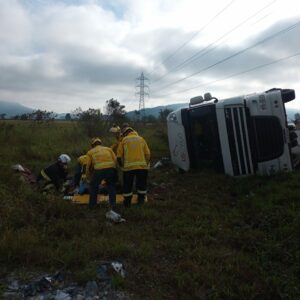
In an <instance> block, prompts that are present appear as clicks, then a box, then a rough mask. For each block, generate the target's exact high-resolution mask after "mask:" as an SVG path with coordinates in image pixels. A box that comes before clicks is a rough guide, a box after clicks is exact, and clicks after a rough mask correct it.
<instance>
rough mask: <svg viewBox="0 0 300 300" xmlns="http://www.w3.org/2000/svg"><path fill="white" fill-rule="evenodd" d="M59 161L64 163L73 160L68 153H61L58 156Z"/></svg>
mask: <svg viewBox="0 0 300 300" xmlns="http://www.w3.org/2000/svg"><path fill="white" fill-rule="evenodd" d="M58 161H60V162H61V163H63V164H69V163H70V161H71V158H70V156H69V155H68V154H61V155H60V156H59V157H58Z"/></svg>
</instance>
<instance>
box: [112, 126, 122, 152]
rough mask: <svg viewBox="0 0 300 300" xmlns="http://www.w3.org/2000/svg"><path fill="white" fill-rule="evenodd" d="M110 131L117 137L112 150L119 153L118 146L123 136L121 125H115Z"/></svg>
mask: <svg viewBox="0 0 300 300" xmlns="http://www.w3.org/2000/svg"><path fill="white" fill-rule="evenodd" d="M109 132H111V133H112V134H113V135H114V136H115V139H116V142H115V143H114V144H113V145H112V146H111V147H110V148H111V149H112V151H114V153H115V154H117V150H118V146H119V144H120V142H121V140H122V137H121V129H120V127H119V126H117V125H115V124H114V125H113V126H112V127H111V128H110V129H109Z"/></svg>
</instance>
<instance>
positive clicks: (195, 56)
mask: <svg viewBox="0 0 300 300" xmlns="http://www.w3.org/2000/svg"><path fill="white" fill-rule="evenodd" d="M276 1H277V0H274V1H272V2H271V3H269V4H267V5H266V6H264V7H263V8H261V9H260V10H258V11H257V12H255V13H254V14H252V15H251V16H249V17H248V18H247V19H245V20H244V21H242V22H241V23H239V24H238V25H236V26H235V27H234V28H232V29H231V30H229V31H228V32H226V33H225V34H223V35H222V36H221V37H219V38H218V39H216V40H215V41H214V42H212V43H210V44H209V45H208V46H206V47H204V48H203V49H201V50H199V51H197V52H196V53H195V54H194V55H192V56H191V57H189V58H187V59H186V60H184V61H183V62H182V63H180V64H178V65H177V66H175V67H174V68H172V69H171V70H170V71H169V72H167V73H166V74H164V75H163V76H161V77H159V78H158V79H156V80H154V81H153V83H155V82H157V81H158V80H160V79H162V78H164V77H166V76H167V75H168V74H170V73H172V71H174V70H176V69H177V70H176V71H178V70H181V69H182V68H183V67H185V66H186V65H188V64H190V63H192V62H194V61H195V60H198V59H199V58H201V57H203V56H204V55H205V54H207V53H209V52H211V51H212V50H214V49H215V48H216V47H218V46H219V45H216V46H214V47H213V48H210V47H211V46H213V45H214V44H216V43H217V42H218V41H220V40H222V39H223V38H224V37H226V36H228V35H229V34H231V33H232V32H233V31H235V30H237V29H238V28H240V27H241V26H242V25H244V24H245V23H246V22H248V21H249V20H251V19H252V18H254V17H255V16H257V15H258V14H259V13H260V12H262V11H263V10H265V9H266V8H268V7H269V6H271V5H273V4H274V3H275V2H276ZM266 16H267V15H266ZM266 16H264V17H263V18H265V17H266ZM263 18H261V19H260V21H261V20H262V19H263ZM207 49H208V50H207ZM205 50H207V51H205ZM202 52H204V53H202ZM201 53H202V55H200V56H199V57H198V55H199V54H201Z"/></svg>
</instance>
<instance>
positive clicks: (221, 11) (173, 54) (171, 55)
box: [149, 0, 235, 76]
mask: <svg viewBox="0 0 300 300" xmlns="http://www.w3.org/2000/svg"><path fill="white" fill-rule="evenodd" d="M234 1H235V0H232V1H231V2H230V3H229V4H227V5H226V6H225V7H224V8H223V9H221V10H220V11H219V12H218V13H217V14H216V15H215V16H213V17H212V18H211V19H210V20H209V21H208V22H207V23H206V24H205V25H204V26H202V28H201V29H200V30H199V31H197V32H196V33H195V34H194V35H193V36H192V37H191V38H190V39H188V40H187V41H186V42H184V43H183V44H182V45H181V46H179V47H178V48H177V49H176V50H175V51H174V52H173V53H172V54H170V55H169V56H167V57H166V58H165V59H164V60H163V61H162V62H161V63H159V65H162V64H164V63H165V62H167V61H168V60H169V59H171V58H172V57H173V56H175V55H176V53H177V52H179V51H180V50H181V49H182V48H184V47H185V46H186V45H187V44H188V43H189V42H191V41H192V40H193V39H194V38H195V37H196V36H197V35H198V34H199V33H200V32H202V31H203V30H204V29H205V28H206V27H207V26H208V25H209V24H210V23H212V22H213V21H214V20H215V19H216V18H217V17H218V16H220V15H221V14H222V13H223V12H224V11H225V10H226V9H227V8H228V7H229V6H231V5H232V3H233V2H234ZM155 69H156V68H154V70H153V71H152V72H150V74H149V76H150V75H151V74H153V73H154V71H155Z"/></svg>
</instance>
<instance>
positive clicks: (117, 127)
mask: <svg viewBox="0 0 300 300" xmlns="http://www.w3.org/2000/svg"><path fill="white" fill-rule="evenodd" d="M120 131H121V129H120V127H119V126H116V125H113V127H111V128H110V129H109V132H111V133H118V132H120Z"/></svg>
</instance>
